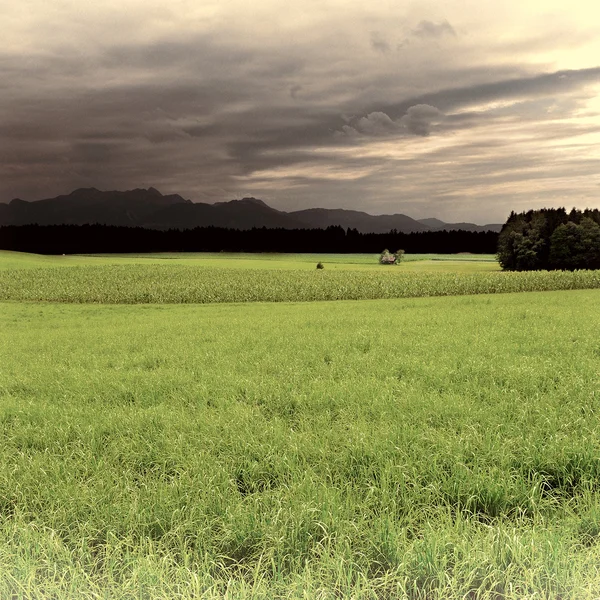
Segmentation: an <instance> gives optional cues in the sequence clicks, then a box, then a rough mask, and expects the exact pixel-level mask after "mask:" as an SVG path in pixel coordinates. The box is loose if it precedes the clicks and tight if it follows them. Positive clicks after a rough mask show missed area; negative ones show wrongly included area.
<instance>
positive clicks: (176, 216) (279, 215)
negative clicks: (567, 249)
mask: <svg viewBox="0 0 600 600" xmlns="http://www.w3.org/2000/svg"><path fill="white" fill-rule="evenodd" d="M93 223H98V224H104V225H124V226H130V227H131V226H134V227H135V226H137V227H148V228H152V229H169V228H173V229H191V228H194V227H209V226H214V227H227V228H231V229H252V228H253V227H267V228H285V229H309V228H321V229H324V228H326V227H329V226H331V225H340V226H341V227H343V228H344V229H346V228H350V229H357V230H358V231H360V232H361V233H387V232H388V231H390V230H392V229H396V230H397V231H399V232H403V233H411V232H418V231H436V230H442V229H447V230H451V229H463V230H467V231H487V230H492V231H500V229H501V227H502V225H500V224H490V225H475V224H474V223H445V222H444V221H440V220H439V219H434V218H430V219H420V220H416V219H412V218H411V217H408V216H407V215H403V214H393V215H370V214H368V213H365V212H361V211H355V210H343V209H327V208H310V209H307V210H299V211H294V212H284V211H279V210H276V209H274V208H271V207H270V206H268V205H267V204H265V203H264V202H263V201H262V200H258V199H256V198H243V199H241V200H231V201H229V202H217V203H215V204H206V203H202V202H198V203H193V202H191V201H190V200H185V199H184V198H182V197H181V196H179V195H178V194H171V195H163V194H161V193H160V192H159V191H158V190H156V189H155V188H149V189H147V190H146V189H135V190H129V191H125V192H120V191H110V192H102V191H100V190H97V189H95V188H81V189H77V190H75V191H73V192H71V193H70V194H68V195H62V196H57V197H56V198H48V199H45V200H37V201H33V202H26V201H24V200H20V199H18V198H17V199H14V200H12V201H11V202H10V203H9V204H0V225H30V224H38V225H61V224H73V225H85V224H93Z"/></svg>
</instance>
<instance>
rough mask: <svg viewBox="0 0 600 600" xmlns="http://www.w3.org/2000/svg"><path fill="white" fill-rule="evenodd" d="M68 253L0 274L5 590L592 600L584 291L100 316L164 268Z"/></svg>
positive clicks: (589, 326) (65, 594) (595, 455)
mask: <svg viewBox="0 0 600 600" xmlns="http://www.w3.org/2000/svg"><path fill="white" fill-rule="evenodd" d="M4 258H6V255H4ZM64 258H65V259H73V260H81V261H84V262H85V261H87V262H85V264H79V265H77V266H74V267H73V269H62V268H61V267H59V266H58V265H57V264H52V265H46V266H40V264H39V262H38V264H37V265H35V266H33V267H32V266H31V265H30V267H31V268H27V267H23V269H14V268H12V267H11V268H6V269H5V270H4V271H3V274H4V277H5V278H4V279H3V280H2V282H3V283H2V285H3V284H5V283H6V282H7V281H17V279H15V277H16V278H20V279H18V281H20V282H21V284H22V282H31V285H32V289H33V290H34V291H35V289H37V290H38V291H37V292H36V293H37V296H36V295H35V294H33V293H32V294H31V295H30V297H29V298H28V299H29V300H30V301H27V302H22V301H15V300H16V298H13V299H12V300H10V301H5V302H2V303H0V365H1V369H0V438H1V440H2V443H1V445H0V452H1V454H2V460H1V461H0V490H1V491H0V597H1V598H5V597H6V598H39V599H42V598H44V599H45V598H90V599H92V598H94V599H95V598H111V599H112V598H131V599H133V598H165V599H167V598H169V599H171V598H182V599H183V598H207V599H212V598H215V599H216V598H231V599H234V598H235V599H237V598H247V599H250V598H252V599H254V598H264V599H265V600H266V599H272V598H281V599H284V598H285V599H295V598H298V599H300V598H307V599H313V598H314V599H322V600H325V599H329V598H331V599H333V598H357V599H358V598H360V599H362V598H372V599H381V600H384V599H385V600H387V599H390V600H391V599H392V598H394V599H395V598H400V599H401V598H406V599H411V600H416V599H423V600H425V599H427V600H431V599H438V600H442V599H444V600H446V599H455V598H456V599H458V598H481V599H485V598H489V599H492V598H493V599H494V600H500V599H514V600H517V599H523V598H532V599H533V598H536V599H537V598H547V599H550V598H553V599H554V598H561V599H573V600H579V599H583V600H586V599H589V600H592V599H593V598H597V597H598V596H600V503H599V500H600V497H599V491H598V490H599V484H600V421H599V420H598V414H599V411H600V394H599V389H600V386H599V384H600V376H599V373H600V342H599V341H598V340H599V339H600V335H599V334H600V316H599V313H598V310H597V306H598V301H599V300H600V292H599V291H598V290H569V291H545V292H527V293H518V294H517V293H503V294H480V295H462V296H456V295H455V296H453V297H413V298H391V299H374V300H360V301H344V300H338V301H335V302H331V301H327V302H323V301H312V302H278V303H267V302H239V303H235V304H232V303H227V302H223V301H221V303H213V304H204V305H202V304H196V303H194V302H196V301H197V300H193V299H190V300H189V302H192V303H190V304H182V303H179V302H181V299H179V300H175V298H176V296H175V295H174V296H172V298H173V300H172V301H171V302H172V303H168V301H166V300H165V298H167V296H164V297H162V298H161V300H160V301H162V302H163V303H162V304H161V303H151V300H152V299H151V298H146V300H145V302H146V303H143V302H144V300H140V297H133V296H123V297H125V298H133V300H132V301H134V302H136V304H130V305H125V304H123V303H122V302H123V300H122V299H121V303H119V298H118V297H117V296H116V295H114V296H110V295H109V293H108V292H106V294H107V295H106V296H105V297H107V298H109V300H108V302H109V303H102V304H94V302H101V301H102V300H101V299H99V297H97V296H94V297H90V296H89V295H86V294H87V292H86V291H85V289H83V288H84V287H85V286H86V285H88V284H89V283H90V282H93V277H92V275H91V274H90V273H91V271H92V270H94V269H95V270H96V276H97V277H100V280H99V281H100V283H99V284H98V286H97V288H98V289H101V287H102V286H114V285H117V284H118V282H119V280H120V282H121V286H122V289H123V290H124V291H123V292H119V293H123V294H126V293H127V292H126V290H127V287H128V286H129V285H130V283H129V280H127V279H125V280H123V273H127V272H129V271H128V270H129V269H131V270H134V269H139V272H142V273H143V272H144V269H149V270H154V272H157V271H155V269H157V268H158V267H160V268H161V269H167V270H168V269H169V268H170V267H168V266H166V267H162V266H161V265H162V263H160V264H150V265H146V266H144V264H141V263H138V264H109V263H105V264H100V265H99V266H98V267H93V266H90V264H89V261H93V260H100V261H102V260H108V261H111V260H117V258H118V257H105V258H93V259H92V258H87V257H64ZM440 258H442V257H440ZM62 259H63V257H56V258H54V257H51V258H48V260H49V261H54V260H55V261H58V263H60V261H61V260H62ZM122 259H123V260H130V261H134V263H135V261H143V260H144V259H143V258H134V257H122ZM205 259H207V258H206V257H205ZM14 260H21V261H22V262H27V261H28V260H29V261H33V262H35V261H40V262H43V261H44V260H45V258H44V257H41V258H40V259H38V258H37V257H29V258H28V257H27V256H25V257H17V258H15V259H14ZM148 260H175V259H160V258H156V257H154V258H150V259H148ZM189 260H202V257H198V258H192V259H189ZM215 260H226V259H225V258H219V257H216V258H215ZM248 260H253V259H248ZM255 260H261V259H258V258H257V259H255ZM463 260H464V259H463ZM316 262H317V261H316V260H314V258H313V259H312V260H311V262H310V263H307V265H309V266H310V270H311V271H312V270H313V269H314V265H313V264H312V263H316ZM325 262H326V261H325ZM418 262H419V261H415V264H416V263H418ZM434 262H435V261H434ZM438 262H442V260H439V261H438ZM451 262H459V261H458V260H457V261H451ZM407 264H408V263H407ZM404 266H406V265H401V266H399V267H391V268H389V267H388V268H387V270H386V268H385V267H384V268H383V270H384V271H383V272H384V274H383V275H381V277H385V278H387V279H390V280H391V279H395V278H398V277H399V276H400V275H401V273H400V272H401V270H402V269H403V268H404ZM173 267H174V272H175V273H176V276H173V277H172V278H170V279H168V282H169V285H170V286H176V285H177V282H178V281H185V279H186V278H189V277H191V275H192V271H193V269H195V270H196V271H198V270H199V271H200V272H201V273H205V272H206V273H209V274H212V275H211V277H212V278H213V280H218V279H219V278H223V280H225V279H226V277H225V275H224V274H223V271H224V270H225V268H223V269H219V268H217V267H216V266H210V267H208V266H206V265H205V266H204V267H203V266H201V265H199V266H196V267H192V265H185V264H183V265H176V264H173ZM227 268H228V269H229V268H230V267H227ZM456 268H458V267H456ZM111 269H112V270H113V272H114V273H117V275H118V277H116V276H113V278H112V279H110V278H109V277H108V275H104V273H108V272H109V271H110V270H111ZM115 269H116V270H115ZM230 269H231V270H230V271H228V272H227V274H228V275H229V276H231V277H238V275H237V274H238V273H239V272H245V273H246V274H250V275H251V277H250V279H251V280H252V281H259V282H260V281H265V280H263V279H256V277H257V274H258V273H260V272H263V271H264V269H262V268H255V269H250V270H248V269H244V268H243V267H239V266H237V265H236V266H235V267H231V268H230ZM389 269H392V270H394V269H395V271H393V272H392V271H390V270H389ZM44 271H46V272H48V273H50V274H51V275H52V277H54V278H55V279H56V280H57V281H59V282H61V281H62V282H64V281H65V280H64V279H62V277H63V275H61V273H62V274H64V273H66V274H67V275H64V277H68V276H69V275H68V273H84V274H85V277H84V278H79V279H73V280H71V281H73V282H75V283H77V282H79V283H78V285H79V286H80V290H79V292H78V294H79V295H78V296H77V299H76V300H73V299H69V298H66V300H67V302H62V303H60V302H57V301H56V300H57V299H56V298H48V297H44V294H47V290H48V289H51V287H49V286H50V283H48V281H50V280H51V279H52V277H49V278H48V280H46V279H44V277H43V275H42V274H43V272H44ZM281 271H283V272H285V271H286V269H281V268H277V269H274V270H273V271H271V272H269V275H270V276H273V275H275V276H277V274H278V273H280V272H281ZM131 272H133V271H131ZM287 272H288V274H289V275H293V277H292V279H293V278H301V277H302V276H313V275H315V276H317V275H323V274H325V275H327V274H328V273H327V263H326V269H325V273H318V272H316V270H315V272H314V273H313V272H310V273H309V272H308V267H307V269H306V270H305V272H302V269H298V270H292V269H290V270H289V271H287ZM27 273H29V274H33V275H35V277H31V278H30V279H27V277H28V275H27ZM15 274H16V275H15ZM342 274H343V275H347V276H349V277H351V276H363V277H367V276H369V277H372V276H375V275H377V276H379V273H378V272H377V271H376V270H372V269H371V267H370V266H369V267H368V268H366V269H365V270H364V271H361V270H360V269H348V271H346V272H342V270H341V269H340V273H330V275H333V276H338V275H342ZM289 275H288V279H290V277H289ZM424 275H427V276H429V277H432V278H434V279H436V281H439V279H438V278H439V277H440V276H441V275H444V276H446V275H447V276H449V277H451V278H453V280H456V279H461V277H466V278H471V277H481V278H483V280H486V278H487V277H490V276H494V277H497V276H502V275H510V274H504V273H480V274H476V273H469V272H467V273H464V272H463V273H462V274H461V273H457V274H453V273H447V274H435V273H433V274H432V273H429V274H427V273H425V274H424ZM542 275H545V276H548V275H553V274H547V273H546V274H542ZM566 275H573V274H566ZM407 276H408V275H407ZM581 276H582V277H584V276H585V273H584V274H583V275H581ZM11 277H12V278H13V279H12V280H11ZM281 277H283V275H281ZM418 277H421V275H419V276H418ZM246 280H248V277H246ZM234 281H235V282H239V281H242V278H241V276H239V279H235V280H234ZM301 281H305V280H302V279H301ZM580 281H582V280H580ZM36 282H37V283H36ZM75 283H74V284H73V285H74V286H75ZM35 285H38V286H39V287H38V288H35ZM61 285H62V283H61ZM236 285H237V284H236ZM11 289H12V290H13V291H11V292H10V294H16V292H15V291H14V290H16V289H18V285H15V286H14V287H13V288H11ZM72 289H73V290H76V287H73V288H72ZM94 289H95V288H94ZM140 289H141V288H140ZM165 289H167V288H166V287H165ZM453 289H454V290H455V291H456V288H453ZM39 290H42V291H43V293H42V292H40V291H39ZM44 290H46V291H44ZM0 293H2V294H4V296H3V297H6V296H7V295H8V294H7V293H6V291H5V288H4V287H0ZM136 293H137V292H136ZM178 293H179V292H178ZM165 294H166V292H165ZM110 298H113V300H110ZM32 299H38V300H39V299H43V300H46V301H45V302H36V301H31V300H32ZM49 299H50V300H53V302H48V301H47V300H49ZM63 299H65V298H63ZM125 301H127V300H125ZM130 301H131V300H130ZM160 301H159V302H160ZM110 302H113V303H112V304H111V303H110ZM149 302H150V303H149ZM164 302H166V303H164Z"/></svg>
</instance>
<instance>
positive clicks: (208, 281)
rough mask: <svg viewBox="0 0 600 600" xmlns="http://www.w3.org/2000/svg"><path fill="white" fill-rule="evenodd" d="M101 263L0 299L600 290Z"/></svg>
mask: <svg viewBox="0 0 600 600" xmlns="http://www.w3.org/2000/svg"><path fill="white" fill-rule="evenodd" d="M401 269H402V267H390V268H389V269H388V270H381V271H370V272H369V271H327V270H323V271H317V270H316V269H315V270H313V271H301V270H298V271H292V270H270V271H267V270H263V269H220V268H210V267H191V266H185V265H177V264H170V265H155V264H153V265H142V264H135V265H103V266H81V267H72V268H69V269H63V268H55V267H48V268H36V269H6V270H3V271H2V270H0V300H13V301H47V302H67V303H103V304H148V303H157V304H179V303H198V304H204V303H221V302H310V301H319V300H368V299H386V298H416V297H426V296H459V295H466V294H496V293H506V292H528V291H553V290H574V289H594V288H600V271H575V272H564V271H554V272H539V271H538V272H533V271H532V272H522V273H502V272H489V273H476V274H468V273H465V274H454V273H418V272H412V273H403V272H402V270H401Z"/></svg>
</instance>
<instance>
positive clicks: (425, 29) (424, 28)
mask: <svg viewBox="0 0 600 600" xmlns="http://www.w3.org/2000/svg"><path fill="white" fill-rule="evenodd" d="M411 33H412V34H413V35H414V36H416V37H419V38H440V37H443V36H445V35H449V36H452V37H456V31H455V30H454V27H452V25H450V23H448V21H440V22H439V23H434V22H433V21H426V20H423V21H421V22H420V23H419V24H418V25H417V26H416V27H415V28H414V29H413V30H412V32H411Z"/></svg>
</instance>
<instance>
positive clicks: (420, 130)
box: [400, 104, 444, 136]
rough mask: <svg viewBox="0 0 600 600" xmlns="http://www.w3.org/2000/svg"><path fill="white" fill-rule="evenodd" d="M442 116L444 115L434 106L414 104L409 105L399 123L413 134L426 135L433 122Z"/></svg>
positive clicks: (439, 119)
mask: <svg viewBox="0 0 600 600" xmlns="http://www.w3.org/2000/svg"><path fill="white" fill-rule="evenodd" d="M443 118H444V115H443V114H442V113H441V112H440V111H439V110H438V109H437V108H435V106H430V105H429V104H415V105H414V106H411V107H409V109H408V110H407V111H406V114H405V115H404V116H403V117H402V118H401V119H400V123H401V124H402V125H404V126H405V127H406V129H408V131H410V132H411V133H413V134H414V135H421V136H428V135H429V134H430V133H431V128H432V126H433V125H434V123H436V122H439V121H441V120H442V119H443Z"/></svg>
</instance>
